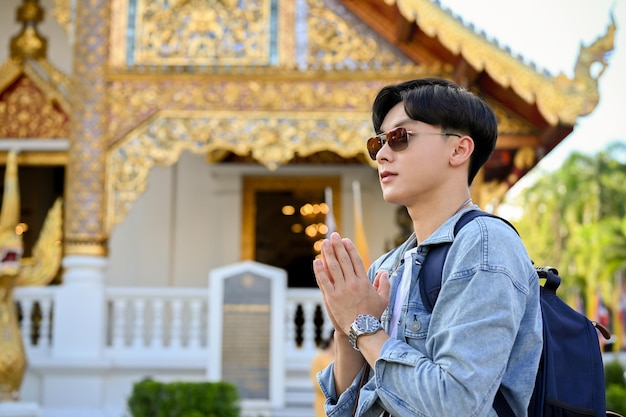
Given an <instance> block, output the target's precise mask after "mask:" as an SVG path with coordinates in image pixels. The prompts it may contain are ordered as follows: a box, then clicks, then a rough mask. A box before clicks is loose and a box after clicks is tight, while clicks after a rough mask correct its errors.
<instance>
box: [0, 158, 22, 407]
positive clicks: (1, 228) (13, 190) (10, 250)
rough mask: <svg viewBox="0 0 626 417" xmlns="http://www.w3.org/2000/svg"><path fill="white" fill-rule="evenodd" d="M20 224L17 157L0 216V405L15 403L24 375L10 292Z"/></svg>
mask: <svg viewBox="0 0 626 417" xmlns="http://www.w3.org/2000/svg"><path fill="white" fill-rule="evenodd" d="M19 221H20V192H19V184H18V179H17V154H16V152H15V151H11V152H10V153H9V155H8V161H7V167H6V172H5V175H4V193H3V198H2V212H1V213H0V251H1V252H2V259H1V260H0V335H2V337H0V352H2V355H0V402H2V401H16V400H18V399H19V391H20V387H21V385H22V380H23V378H24V373H25V372H26V352H25V350H24V344H23V342H22V336H21V334H20V329H19V327H18V320H17V312H16V309H15V302H14V301H13V289H14V288H15V283H16V281H17V277H18V274H19V271H20V260H21V258H22V252H23V243H22V235H21V234H18V233H17V231H16V227H17V225H18V223H19Z"/></svg>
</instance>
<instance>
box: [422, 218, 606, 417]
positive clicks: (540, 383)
mask: <svg viewBox="0 0 626 417" xmlns="http://www.w3.org/2000/svg"><path fill="white" fill-rule="evenodd" d="M479 216H490V217H495V218H497V219H500V220H502V221H504V222H506V223H507V224H509V226H511V227H512V228H513V230H515V227H513V225H512V224H511V223H509V222H508V221H506V220H505V219H502V218H501V217H498V216H495V215H493V214H489V213H486V212H483V211H479V210H474V211H468V212H467V213H465V214H464V215H463V216H461V218H460V219H459V221H458V222H457V224H456V226H455V227H454V235H455V236H456V234H457V233H458V232H459V230H461V228H462V227H463V226H465V225H466V224H467V223H469V222H470V221H472V220H473V219H474V218H476V217H479ZM516 232H517V231H516ZM450 245H451V243H446V244H441V245H435V246H433V247H431V249H430V250H429V252H428V256H427V257H426V260H425V261H424V263H423V264H422V269H421V271H420V274H419V280H418V282H419V288H420V294H421V296H422V301H423V302H424V305H425V307H426V309H427V310H428V311H429V312H431V313H432V311H433V307H434V305H435V302H436V301H437V296H438V295H439V290H440V289H441V277H442V272H443V264H444V261H445V259H446V255H447V253H448V250H449V249H450ZM536 270H537V274H538V275H539V278H540V281H543V280H545V284H543V285H542V287H541V289H540V300H541V313H542V317H543V353H542V356H541V360H540V363H539V369H538V372H537V378H536V381H535V389H534V392H533V395H532V398H531V401H530V405H529V406H528V415H529V416H530V417H584V416H596V417H600V416H605V415H617V414H614V413H610V412H609V413H608V414H607V411H606V392H605V385H604V366H603V363H602V352H601V351H600V343H599V340H598V333H597V331H596V328H598V330H599V331H600V332H601V333H602V335H603V336H604V337H605V338H607V339H608V338H609V337H610V333H609V332H608V329H606V328H605V327H604V326H602V325H600V324H599V323H595V322H592V321H590V320H589V319H587V317H585V316H584V315H582V314H580V313H579V312H577V311H576V310H574V309H572V308H571V307H569V306H568V305H567V304H566V303H565V302H564V301H563V300H561V299H560V298H559V297H558V296H557V294H556V290H557V288H558V287H559V284H560V283H561V278H560V277H559V275H558V272H557V270H556V269H555V268H551V267H537V268H536ZM493 407H494V408H495V410H496V411H497V413H498V416H499V417H515V415H514V414H513V410H512V409H511V407H510V406H509V404H508V403H507V401H506V399H505V398H504V395H503V394H502V391H501V390H498V393H497V394H496V398H495V400H494V403H493Z"/></svg>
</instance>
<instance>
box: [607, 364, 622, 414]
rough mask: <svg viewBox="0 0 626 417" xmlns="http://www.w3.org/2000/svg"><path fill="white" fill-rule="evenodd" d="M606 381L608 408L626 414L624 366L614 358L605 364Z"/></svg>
mask: <svg viewBox="0 0 626 417" xmlns="http://www.w3.org/2000/svg"><path fill="white" fill-rule="evenodd" d="M604 381H605V383H606V409H607V410H610V411H613V412H615V413H618V414H621V415H626V380H625V379H624V367H623V366H622V365H621V364H620V362H619V361H617V360H614V361H611V362H608V363H606V364H605V365H604Z"/></svg>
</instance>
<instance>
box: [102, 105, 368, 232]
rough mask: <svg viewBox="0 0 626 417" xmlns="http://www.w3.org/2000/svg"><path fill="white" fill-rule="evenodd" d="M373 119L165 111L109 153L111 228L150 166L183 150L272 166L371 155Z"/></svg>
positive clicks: (143, 182) (136, 193)
mask: <svg viewBox="0 0 626 417" xmlns="http://www.w3.org/2000/svg"><path fill="white" fill-rule="evenodd" d="M370 117H371V114H370V113H369V112H363V113H360V112H349V113H346V114H345V115H338V114H337V113H335V112H323V113H322V112H316V113H314V112H300V113H294V112H292V113H287V114H280V113H276V112H246V113H245V114H241V113H236V112H220V111H215V112H192V111H188V112H184V111H179V112H173V111H170V112H168V111H164V112H160V113H159V114H157V115H155V116H154V117H153V118H151V119H150V120H149V121H147V122H146V123H144V124H143V125H142V126H141V127H139V128H137V129H135V130H134V131H132V132H131V133H129V134H128V135H127V136H126V137H125V138H124V139H123V140H122V141H120V142H119V143H118V144H116V146H114V147H113V148H112V149H111V150H110V152H109V153H108V155H107V161H106V172H107V179H106V183H107V216H106V217H107V221H106V223H107V230H108V231H110V230H111V228H112V227H113V226H114V225H115V224H117V223H119V222H121V221H122V220H123V219H124V218H125V216H126V214H127V212H128V210H129V209H130V207H131V206H132V204H133V203H134V202H135V201H136V200H137V199H138V198H139V196H140V195H141V194H142V193H143V192H144V191H145V188H146V185H147V176H148V172H149V171H150V169H151V168H152V167H153V166H155V165H159V166H169V165H172V164H174V163H176V161H177V160H178V158H179V156H180V153H181V152H182V151H184V150H187V151H190V152H192V153H195V154H201V155H206V154H209V153H211V152H212V151H214V150H228V151H230V152H233V153H235V154H237V155H242V156H244V155H248V154H251V155H252V156H253V157H254V158H255V159H256V160H257V161H258V162H260V163H262V164H264V165H265V166H267V167H268V168H269V169H270V170H273V169H276V168H277V167H278V166H279V165H281V164H285V163H287V162H289V160H291V159H292V158H293V157H294V156H296V155H299V156H307V155H311V154H314V153H316V152H320V151H332V152H335V153H336V154H338V155H340V156H342V157H345V158H349V157H354V156H356V155H365V154H366V148H365V139H366V138H367V137H368V136H370V135H371V132H372V130H371V129H372V127H371V120H370Z"/></svg>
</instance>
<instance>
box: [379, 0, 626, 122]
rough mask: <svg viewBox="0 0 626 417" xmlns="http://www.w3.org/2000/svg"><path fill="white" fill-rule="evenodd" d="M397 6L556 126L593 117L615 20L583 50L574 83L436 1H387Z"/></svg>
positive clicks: (426, 30) (410, 18)
mask: <svg viewBox="0 0 626 417" xmlns="http://www.w3.org/2000/svg"><path fill="white" fill-rule="evenodd" d="M386 2H387V3H388V4H397V6H398V8H399V10H400V12H401V13H402V15H403V16H404V17H405V18H406V19H407V20H409V21H411V22H417V23H418V25H419V27H420V29H421V30H423V31H424V32H425V33H426V34H428V35H429V36H432V37H436V38H437V39H439V41H440V42H441V43H442V45H443V46H445V47H446V48H447V49H448V50H449V51H450V52H451V53H453V54H455V55H461V56H462V57H463V58H464V59H465V60H466V61H467V62H468V63H469V65H471V66H472V67H473V68H474V69H475V70H476V71H478V72H481V71H485V72H487V73H488V74H489V76H490V77H491V78H493V79H494V80H495V82H497V83H498V84H500V85H501V86H502V87H504V88H507V87H510V88H511V89H512V90H513V91H515V93H516V94H518V95H519V96H520V97H522V98H523V99H524V100H526V102H528V103H536V105H537V107H538V109H539V111H540V113H541V114H542V116H543V117H544V118H545V119H546V120H547V121H548V123H550V124H551V125H553V126H555V125H557V124H559V123H561V124H569V125H573V124H575V122H576V120H577V118H578V117H580V116H584V115H587V114H589V113H590V112H591V111H592V110H593V109H594V108H595V106H596V105H597V103H598V99H599V96H598V85H597V81H598V77H599V75H598V76H597V77H594V76H592V75H591V71H590V69H591V66H592V65H593V64H594V63H597V62H600V63H601V64H602V65H605V64H606V57H607V55H608V54H609V53H610V52H611V50H612V49H613V40H614V33H615V22H614V20H613V19H611V24H610V26H609V28H608V30H607V33H606V34H605V35H604V36H602V37H601V38H599V39H598V40H597V41H596V42H594V43H593V44H592V46H590V47H587V48H585V47H583V48H581V53H580V56H579V59H578V62H577V63H576V71H575V74H574V79H569V78H567V77H566V76H565V75H563V74H560V75H559V76H558V77H552V76H550V75H548V74H545V73H539V72H537V70H536V69H535V68H533V67H531V66H529V65H526V64H525V63H524V62H523V61H522V60H521V59H518V58H516V57H514V56H511V54H510V52H508V51H506V50H504V49H502V48H500V47H499V46H498V45H497V44H495V43H492V42H489V41H488V40H487V39H485V38H484V37H482V36H480V35H478V34H477V33H475V32H474V31H472V30H471V29H469V28H468V27H467V26H465V25H464V24H463V23H462V22H461V21H460V20H457V19H455V18H454V17H453V16H452V15H451V14H450V13H449V12H448V11H446V10H444V9H442V8H441V7H440V5H439V4H438V3H436V2H433V1H432V0H386Z"/></svg>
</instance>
